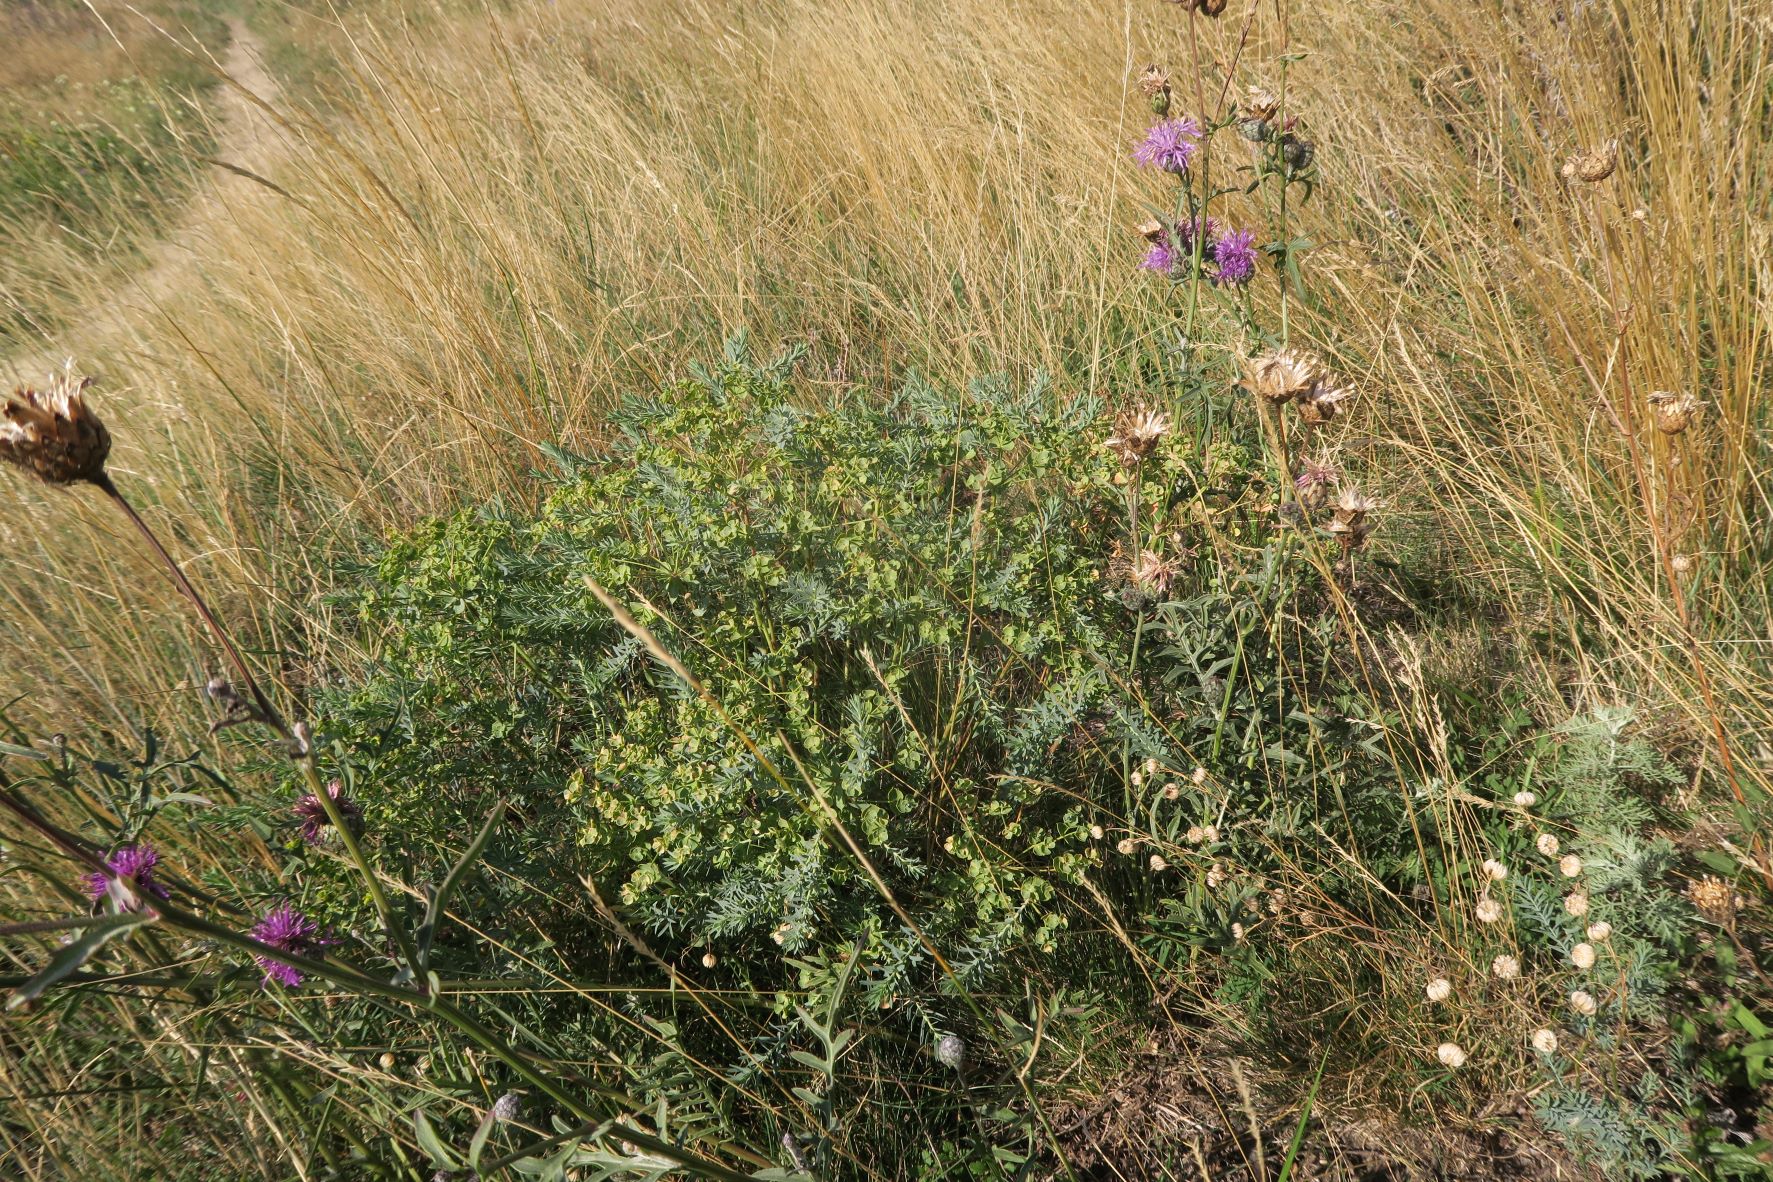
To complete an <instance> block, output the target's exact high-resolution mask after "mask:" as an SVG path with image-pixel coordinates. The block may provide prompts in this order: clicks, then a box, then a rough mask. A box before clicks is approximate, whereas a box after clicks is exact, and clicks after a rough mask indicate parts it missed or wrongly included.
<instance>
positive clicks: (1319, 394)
mask: <svg viewBox="0 0 1773 1182" xmlns="http://www.w3.org/2000/svg"><path fill="white" fill-rule="evenodd" d="M1353 397H1354V391H1353V390H1351V389H1349V388H1348V387H1347V386H1339V385H1337V384H1336V380H1335V379H1334V378H1332V377H1330V376H1329V375H1327V374H1326V375H1324V376H1323V377H1320V378H1319V379H1318V380H1317V381H1315V382H1313V383H1312V384H1311V386H1310V388H1309V389H1307V390H1305V391H1304V392H1303V393H1301V394H1300V395H1299V417H1300V418H1301V419H1303V420H1305V421H1306V422H1307V423H1310V424H1311V425H1312V426H1314V427H1321V426H1323V425H1324V424H1325V423H1328V422H1329V421H1330V420H1331V419H1334V418H1335V417H1336V412H1337V411H1338V410H1340V409H1341V407H1342V404H1343V403H1344V402H1347V401H1348V400H1349V399H1350V398H1353Z"/></svg>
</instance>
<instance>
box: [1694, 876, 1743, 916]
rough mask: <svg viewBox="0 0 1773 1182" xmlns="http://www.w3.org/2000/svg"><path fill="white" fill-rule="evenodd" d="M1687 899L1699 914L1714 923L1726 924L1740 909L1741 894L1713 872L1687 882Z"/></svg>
mask: <svg viewBox="0 0 1773 1182" xmlns="http://www.w3.org/2000/svg"><path fill="white" fill-rule="evenodd" d="M1687 901H1688V902H1689V903H1691V904H1693V907H1694V909H1695V910H1696V911H1698V912H1699V914H1700V915H1703V916H1704V917H1705V918H1706V919H1709V920H1710V921H1711V922H1713V923H1716V924H1728V923H1730V922H1731V921H1732V920H1734V919H1735V918H1736V913H1737V912H1738V911H1740V910H1742V896H1741V895H1738V894H1737V893H1736V892H1735V891H1733V890H1731V889H1730V884H1729V883H1727V882H1725V881H1724V880H1723V879H1721V878H1719V877H1717V876H1716V875H1713V874H1708V875H1706V876H1705V877H1704V878H1701V879H1699V880H1698V881H1696V882H1691V883H1688V884H1687Z"/></svg>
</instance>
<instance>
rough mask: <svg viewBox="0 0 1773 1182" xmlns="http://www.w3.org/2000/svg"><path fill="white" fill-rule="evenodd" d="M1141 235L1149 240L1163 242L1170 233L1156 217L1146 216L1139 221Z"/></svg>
mask: <svg viewBox="0 0 1773 1182" xmlns="http://www.w3.org/2000/svg"><path fill="white" fill-rule="evenodd" d="M1139 237H1141V238H1143V239H1145V241H1147V242H1162V241H1163V240H1164V239H1165V238H1167V237H1169V235H1168V233H1166V232H1165V230H1164V224H1163V223H1162V222H1160V221H1158V220H1157V219H1156V218H1146V219H1145V220H1144V221H1142V222H1140V223H1139Z"/></svg>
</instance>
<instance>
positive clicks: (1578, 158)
mask: <svg viewBox="0 0 1773 1182" xmlns="http://www.w3.org/2000/svg"><path fill="white" fill-rule="evenodd" d="M1618 167H1619V141H1618V140H1616V139H1614V140H1608V141H1607V142H1606V143H1604V144H1602V145H1600V146H1599V147H1597V148H1590V149H1588V150H1587V151H1585V152H1577V153H1575V154H1574V155H1572V156H1571V157H1570V158H1569V159H1568V160H1566V161H1564V167H1563V174H1564V176H1565V178H1566V179H1574V180H1579V181H1585V182H1587V183H1588V184H1591V185H1592V184H1596V183H1598V182H1600V181H1604V180H1606V179H1607V178H1608V177H1610V176H1612V175H1613V170H1614V169H1615V168H1618Z"/></svg>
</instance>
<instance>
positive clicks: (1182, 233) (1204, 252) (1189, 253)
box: [1175, 215, 1219, 263]
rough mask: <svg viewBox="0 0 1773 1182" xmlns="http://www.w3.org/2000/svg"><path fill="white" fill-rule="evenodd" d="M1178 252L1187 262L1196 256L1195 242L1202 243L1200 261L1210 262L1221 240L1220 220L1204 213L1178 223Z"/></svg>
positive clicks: (1176, 235) (1176, 236)
mask: <svg viewBox="0 0 1773 1182" xmlns="http://www.w3.org/2000/svg"><path fill="white" fill-rule="evenodd" d="M1175 239H1176V254H1177V256H1178V258H1179V259H1180V260H1181V261H1183V262H1187V261H1189V260H1191V259H1193V258H1194V244H1195V243H1196V242H1199V243H1200V261H1201V262H1203V263H1210V262H1212V261H1213V258H1214V251H1215V250H1217V248H1218V242H1219V220H1218V219H1217V218H1214V217H1210V216H1207V215H1202V216H1201V217H1197V218H1191V219H1189V220H1188V221H1186V222H1178V223H1177V224H1176V233H1175Z"/></svg>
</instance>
